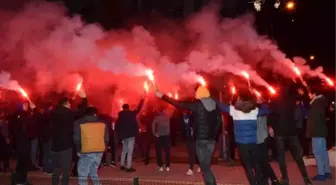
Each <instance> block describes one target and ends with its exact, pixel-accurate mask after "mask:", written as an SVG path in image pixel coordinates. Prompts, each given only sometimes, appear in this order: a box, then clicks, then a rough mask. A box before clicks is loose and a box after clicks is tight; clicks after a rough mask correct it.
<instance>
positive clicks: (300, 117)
mask: <svg viewBox="0 0 336 185" xmlns="http://www.w3.org/2000/svg"><path fill="white" fill-rule="evenodd" d="M306 112H307V110H306V108H305V107H304V105H303V103H302V102H300V103H299V104H298V105H296V107H295V121H296V127H297V128H298V129H301V128H303V122H304V119H305V117H306Z"/></svg>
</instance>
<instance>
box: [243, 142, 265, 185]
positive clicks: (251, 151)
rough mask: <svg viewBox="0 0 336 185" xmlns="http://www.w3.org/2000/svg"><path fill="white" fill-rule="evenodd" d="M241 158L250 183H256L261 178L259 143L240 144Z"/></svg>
mask: <svg viewBox="0 0 336 185" xmlns="http://www.w3.org/2000/svg"><path fill="white" fill-rule="evenodd" d="M238 149H239V158H240V160H241V162H242V164H243V167H244V170H245V175H246V177H247V179H248V181H249V183H250V185H256V184H257V182H258V181H259V180H261V171H260V168H259V163H258V162H259V160H260V158H259V151H258V145H257V144H238Z"/></svg>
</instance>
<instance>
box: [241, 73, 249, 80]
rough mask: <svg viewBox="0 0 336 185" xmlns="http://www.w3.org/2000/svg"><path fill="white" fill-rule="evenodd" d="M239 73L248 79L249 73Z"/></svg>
mask: <svg viewBox="0 0 336 185" xmlns="http://www.w3.org/2000/svg"><path fill="white" fill-rule="evenodd" d="M241 74H242V75H243V76H244V78H246V79H249V78H250V75H249V74H248V73H247V72H246V71H242V72H241Z"/></svg>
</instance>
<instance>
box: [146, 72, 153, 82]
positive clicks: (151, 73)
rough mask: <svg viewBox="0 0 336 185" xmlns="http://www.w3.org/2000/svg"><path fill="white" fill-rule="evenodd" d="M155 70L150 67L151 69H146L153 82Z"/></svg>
mask: <svg viewBox="0 0 336 185" xmlns="http://www.w3.org/2000/svg"><path fill="white" fill-rule="evenodd" d="M153 73H154V72H153V70H151V69H149V70H147V71H146V75H147V77H148V79H149V80H150V81H152V82H154V75H153Z"/></svg>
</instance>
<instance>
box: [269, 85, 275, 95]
mask: <svg viewBox="0 0 336 185" xmlns="http://www.w3.org/2000/svg"><path fill="white" fill-rule="evenodd" d="M268 90H269V91H270V92H271V94H276V91H275V90H274V88H273V87H271V86H269V87H268Z"/></svg>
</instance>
